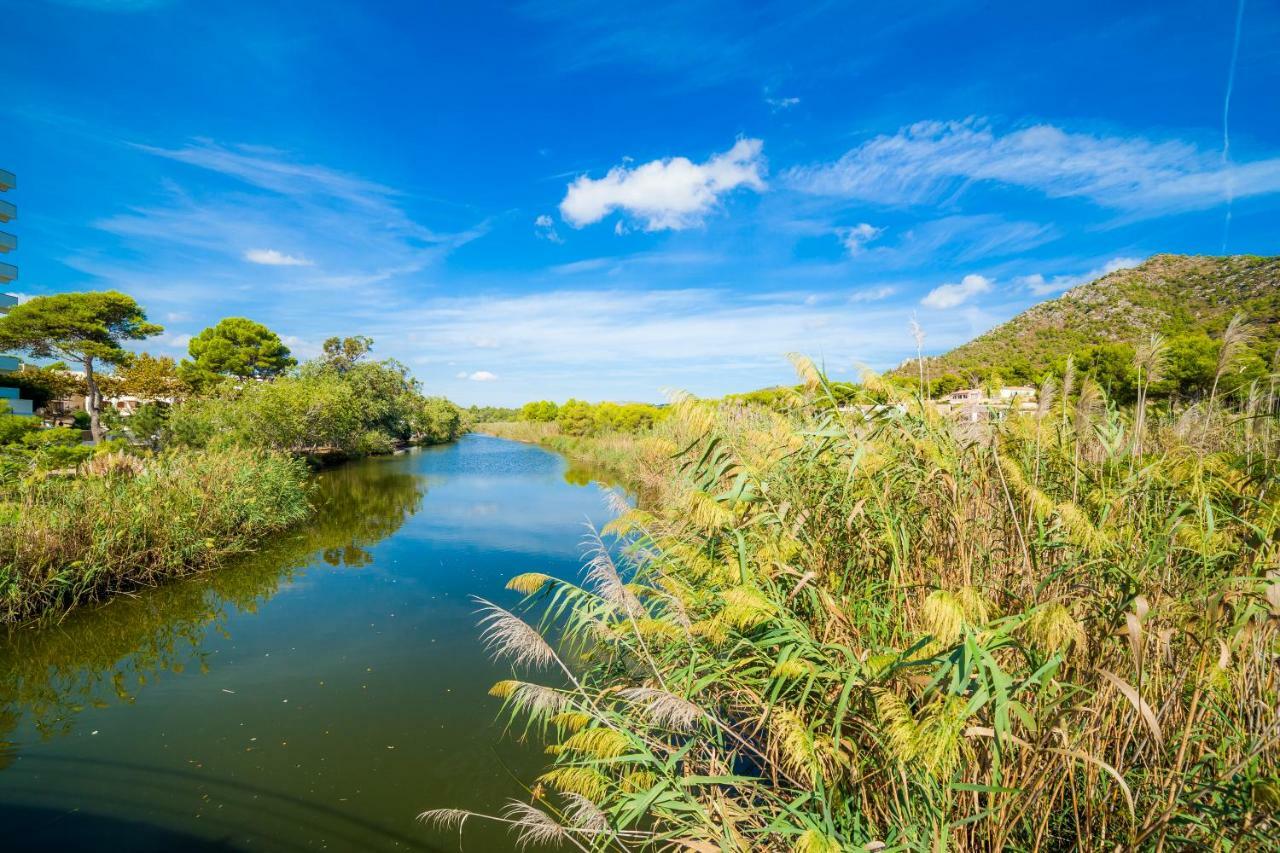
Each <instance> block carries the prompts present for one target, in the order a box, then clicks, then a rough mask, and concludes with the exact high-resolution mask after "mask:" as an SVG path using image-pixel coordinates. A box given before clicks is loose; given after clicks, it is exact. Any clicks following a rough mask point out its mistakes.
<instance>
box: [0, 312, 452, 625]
mask: <svg viewBox="0 0 1280 853" xmlns="http://www.w3.org/2000/svg"><path fill="white" fill-rule="evenodd" d="M161 331H162V329H161V327H159V326H157V325H155V324H153V323H150V322H148V321H147V317H146V314H145V312H144V311H143V310H142V308H141V307H140V306H138V304H137V303H136V302H134V300H133V299H131V298H130V297H128V296H126V295H124V294H122V293H116V292H106V293H68V294H59V295H57V296H49V297H37V298H35V299H31V300H29V301H27V302H24V303H21V304H19V305H17V306H15V307H14V308H13V309H11V310H10V312H9V313H8V314H7V315H5V316H3V317H0V351H20V352H23V353H25V354H27V355H30V356H33V357H35V358H41V359H59V360H60V361H58V362H55V363H54V364H53V365H50V366H49V367H45V368H37V369H34V370H28V371H24V372H22V373H17V374H10V375H9V376H6V377H4V379H3V380H0V381H3V382H5V383H8V382H9V381H10V380H16V381H13V383H12V384H16V385H18V386H19V387H21V388H22V389H23V390H24V392H26V391H28V390H29V391H30V392H31V393H30V395H29V396H28V399H32V400H33V401H34V402H35V403H36V404H37V405H38V406H45V405H47V404H48V403H49V402H50V401H52V400H57V399H60V398H65V397H67V396H70V395H73V394H76V393H80V394H83V395H84V398H85V411H83V412H78V413H76V416H75V424H74V426H73V427H54V428H43V427H42V423H41V419H40V418H38V417H21V416H12V415H11V416H5V417H0V621H14V620H21V619H27V618H32V617H35V616H39V615H42V614H45V613H50V612H57V611H61V610H65V609H67V608H69V607H72V606H74V605H75V604H77V603H79V602H83V601H87V600H93V599H96V598H100V597H102V596H104V595H107V594H110V593H112V592H115V591H119V590H124V589H129V588H131V587H135V586H138V585H144V584H152V583H154V582H155V581H156V580H158V579H160V578H164V577H171V576H176V575H181V574H184V573H187V572H191V571H197V570H200V569H204V568H208V567H210V566H214V565H217V564H218V563H219V562H221V561H222V560H223V559H225V558H227V557H228V556H230V555H233V554H237V553H240V552H243V551H245V550H248V549H250V548H252V547H255V546H256V545H257V544H258V543H259V542H260V541H261V540H262V538H263V537H265V536H268V535H270V534H271V533H273V532H275V531H279V530H282V529H284V528H286V527H289V526H291V525H293V524H295V523H297V522H298V521H300V520H302V519H304V518H306V517H307V516H308V515H309V514H310V513H311V511H312V508H311V505H310V503H309V499H308V492H309V483H308V477H307V464H306V461H304V460H316V459H319V458H332V457H348V456H359V455H366V454H373V453H385V452H389V451H391V450H393V449H395V448H396V447H399V446H403V445H407V444H411V443H422V444H429V443H439V442H445V441H449V440H452V439H453V438H455V437H457V435H458V434H459V433H460V432H461V431H462V429H463V426H464V418H463V414H462V412H461V410H459V409H458V408H457V407H456V406H454V405H453V404H452V403H450V402H449V401H448V400H446V399H444V398H442V397H429V396H426V395H424V394H423V392H422V388H421V386H420V385H419V383H418V382H417V381H416V380H415V379H414V378H413V377H412V376H410V374H409V371H408V369H407V368H406V367H405V366H404V365H402V364H400V363H399V362H397V361H395V360H394V359H382V360H375V359H373V358H372V357H371V356H370V351H371V349H372V346H373V341H372V340H371V339H369V338H367V337H361V336H355V337H346V338H337V337H334V338H330V339H329V340H327V341H325V342H324V346H323V352H322V354H321V355H320V356H319V357H317V358H315V359H312V360H310V361H306V362H304V363H301V364H299V363H298V361H297V360H296V359H295V358H294V357H293V355H292V353H290V351H289V348H288V347H287V346H286V345H285V344H284V343H283V341H282V340H281V339H280V336H279V335H278V334H276V333H275V332H273V331H272V330H270V329H268V328H267V327H266V326H263V325H262V324H260V323H256V322H254V321H252V320H248V319H245V318H228V319H225V320H222V321H221V322H219V323H217V324H216V325H214V326H211V327H210V328H208V329H205V330H204V331H203V332H201V333H200V334H199V335H197V336H195V337H194V338H193V339H192V340H191V342H190V346H189V348H188V357H187V358H186V359H183V360H182V361H181V362H175V361H174V359H172V358H168V357H163V356H161V357H157V356H152V355H148V354H146V353H143V354H141V355H135V354H133V353H131V352H129V351H128V350H127V349H126V348H125V346H124V345H125V344H126V343H127V342H129V341H136V340H142V339H145V338H147V337H149V336H152V335H155V334H158V333H160V332H161ZM68 363H70V364H71V366H74V367H79V368H80V369H81V371H82V373H81V374H80V375H78V376H77V375H76V374H74V373H72V372H71V371H69V370H68V369H67V368H68ZM124 396H131V397H135V398H138V399H139V400H141V401H143V402H142V404H141V405H140V406H139V407H137V408H136V410H134V411H132V412H131V413H128V414H125V413H121V412H117V411H116V410H115V409H114V408H113V407H111V406H109V405H106V403H105V401H106V400H108V399H110V398H116V397H124ZM85 429H88V430H89V431H90V433H91V435H92V437H93V441H92V442H91V443H85V442H84V441H83V440H82V435H83V430H85Z"/></svg>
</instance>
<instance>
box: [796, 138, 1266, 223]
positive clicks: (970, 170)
mask: <svg viewBox="0 0 1280 853" xmlns="http://www.w3.org/2000/svg"><path fill="white" fill-rule="evenodd" d="M786 179H787V181H788V182H789V183H790V184H791V185H792V186H793V187H796V188H798V189H800V190H802V191H806V192H810V193H815V194H819V195H830V196H839V197H843V198H856V199H861V200H864V201H871V202H876V203H880V204H928V203H936V202H939V201H941V200H943V199H945V198H946V197H948V196H951V195H953V194H955V193H959V192H962V191H963V190H964V189H965V187H966V186H967V185H968V184H970V183H973V182H983V181H987V182H993V183H1000V184H1006V185H1010V186H1017V187H1023V188H1026V189H1032V190H1037V191H1039V192H1041V193H1043V194H1045V195H1046V196H1049V197H1050V198H1083V199H1088V200H1089V201H1092V202H1094V203H1095V204H1098V205H1101V206H1104V207H1110V208H1115V209H1119V210H1125V211H1129V212H1132V213H1140V212H1172V211H1177V210H1192V209H1199V208H1205V207H1211V206H1213V205H1215V204H1218V203H1220V202H1222V201H1223V199H1224V192H1225V189H1226V187H1227V185H1228V182H1231V183H1234V185H1235V186H1236V187H1237V188H1238V192H1237V197H1239V196H1240V194H1241V193H1244V194H1246V195H1262V194H1266V193H1275V192H1280V158H1272V159H1268V160H1256V161H1254V162H1252V163H1244V164H1239V165H1234V166H1233V165H1224V164H1223V163H1222V162H1221V159H1220V157H1219V156H1218V155H1217V154H1216V153H1214V152H1208V151H1202V150H1200V149H1199V148H1197V147H1196V146H1195V145H1192V144H1190V143H1187V142H1183V141H1180V140H1168V141H1162V142H1161V141H1153V140H1150V139H1147V138H1145V137H1141V136H1131V137H1122V136H1101V135H1094V134H1090V133H1076V132H1070V131H1066V130H1063V129H1062V128H1059V127H1055V126H1053V125H1049V124H1038V125H1034V126H1032V127H1026V128H1022V129H1020V130H1015V131H1011V132H1008V133H1000V132H997V131H996V130H994V129H993V128H992V126H991V124H990V123H988V122H987V121H984V120H981V119H969V120H966V121H962V122H938V121H927V122H919V123H917V124H913V125H910V126H908V127H905V128H903V129H901V130H899V131H898V132H897V133H896V134H893V135H892V136H889V135H882V136H877V137H875V138H874V139H870V140H868V141H867V142H864V143H863V144H862V145H859V146H858V147H857V148H854V149H853V150H851V151H849V152H847V153H846V154H845V155H844V156H843V157H841V158H840V159H839V160H837V161H836V162H834V163H828V164H821V165H818V166H811V167H805V168H797V169H792V170H791V171H789V172H788V173H787V176H786Z"/></svg>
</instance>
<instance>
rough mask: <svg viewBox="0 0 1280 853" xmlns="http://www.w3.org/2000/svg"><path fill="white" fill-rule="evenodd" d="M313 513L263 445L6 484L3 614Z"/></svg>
mask: <svg viewBox="0 0 1280 853" xmlns="http://www.w3.org/2000/svg"><path fill="white" fill-rule="evenodd" d="M310 511H311V508H310V504H309V503H308V499H307V469H306V466H305V465H304V463H302V462H301V461H299V460H296V459H293V458H290V457H287V456H284V455H282V454H275V453H269V452H262V451H249V450H239V449H228V450H222V451H219V452H216V453H213V452H199V451H181V452H171V453H165V454H161V455H159V456H153V457H148V458H145V459H138V458H136V457H132V456H130V457H124V456H121V457H120V458H115V456H114V455H113V456H103V457H99V458H95V459H94V460H93V461H92V462H91V463H90V464H88V465H86V466H85V467H84V468H83V469H82V470H81V471H80V472H79V473H78V475H77V476H75V477H57V476H50V477H35V478H29V479H25V480H21V481H16V482H13V483H10V484H9V486H8V488H7V489H6V492H5V503H4V511H3V514H2V515H0V621H5V622H13V621H21V620H24V619H30V618H34V617H37V616H41V615H45V614H56V613H59V612H62V611H65V610H67V609H69V608H71V607H74V606H76V605H77V604H81V603H84V602H89V601H94V600H97V599H100V598H102V597H104V596H106V595H109V594H110V593H113V592H119V591H123V590H128V589H132V588H136V587H139V586H148V585H153V584H155V583H157V582H158V581H160V580H161V579H164V578H169V577H174V576H179V575H183V574H187V573H190V572H196V571H201V570H203V569H208V568H211V567H213V566H215V565H218V564H219V563H220V562H222V561H223V560H225V559H226V558H228V557H230V556H232V555H235V554H239V553H242V552H244V551H247V550H249V549H251V548H252V547H254V545H255V544H257V543H258V542H259V541H260V540H261V539H262V538H263V537H265V536H267V535H268V534H270V533H273V532H275V531H278V530H282V529H285V528H287V527H289V526H291V525H293V524H296V523H297V522H299V521H301V520H302V519H304V518H306V517H307V515H308V514H309V513H310Z"/></svg>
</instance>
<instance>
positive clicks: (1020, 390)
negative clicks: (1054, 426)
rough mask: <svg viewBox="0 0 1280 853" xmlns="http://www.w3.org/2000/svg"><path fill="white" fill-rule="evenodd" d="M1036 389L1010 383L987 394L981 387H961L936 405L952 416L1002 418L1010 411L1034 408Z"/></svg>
mask: <svg viewBox="0 0 1280 853" xmlns="http://www.w3.org/2000/svg"><path fill="white" fill-rule="evenodd" d="M1035 398H1036V389H1035V388H1032V387H1031V386H1030V385H1011V386H1009V387H1007V388H1001V389H1000V390H999V391H998V392H996V394H995V396H988V395H987V393H986V392H985V391H984V390H982V389H981V388H962V389H961V390H959V391H953V392H951V393H950V394H948V395H947V396H946V397H945V398H944V399H943V400H941V401H939V403H938V405H939V406H940V407H945V408H943V411H944V412H945V411H949V412H951V413H952V414H953V416H958V417H961V418H964V419H965V420H968V421H972V422H977V421H979V420H986V419H987V418H992V417H994V418H997V419H998V418H1002V417H1004V415H1005V414H1007V413H1008V412H1010V411H1020V412H1023V411H1030V410H1032V409H1035V407H1036V406H1035Z"/></svg>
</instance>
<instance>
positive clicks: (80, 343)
mask: <svg viewBox="0 0 1280 853" xmlns="http://www.w3.org/2000/svg"><path fill="white" fill-rule="evenodd" d="M163 331H164V329H163V328H162V327H160V326H157V325H156V324H154V323H148V322H147V315H146V313H145V312H144V311H143V310H142V309H141V308H140V307H139V306H138V303H136V302H134V301H133V299H132V298H131V297H129V296H126V295H124V294H123V293H119V292H117V291H114V290H108V291H102V292H92V293H59V294H57V295H54V296H37V297H35V298H34V299H30V300H28V301H26V302H21V303H19V304H17V305H15V306H14V307H13V308H11V309H9V313H7V314H5V315H4V316H0V350H20V351H22V352H26V353H30V354H31V355H33V356H35V357H36V358H59V359H67V360H69V361H75V362H79V363H80V364H82V365H83V366H84V370H85V384H86V386H87V390H88V392H89V393H88V394H87V397H86V400H87V403H86V405H87V407H88V409H89V418H90V428H91V429H92V430H93V438H94V441H100V440H101V439H102V430H101V428H100V425H99V423H98V414H99V411H100V408H101V395H100V394H99V392H98V385H97V380H96V378H95V374H94V366H95V364H108V365H110V364H125V363H127V362H128V361H129V360H130V358H132V355H131V353H129V351H128V350H126V349H125V348H124V347H123V346H121V343H122V342H124V341H131V340H141V339H143V338H146V337H148V336H150V335H157V334H159V333H160V332H163Z"/></svg>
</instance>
